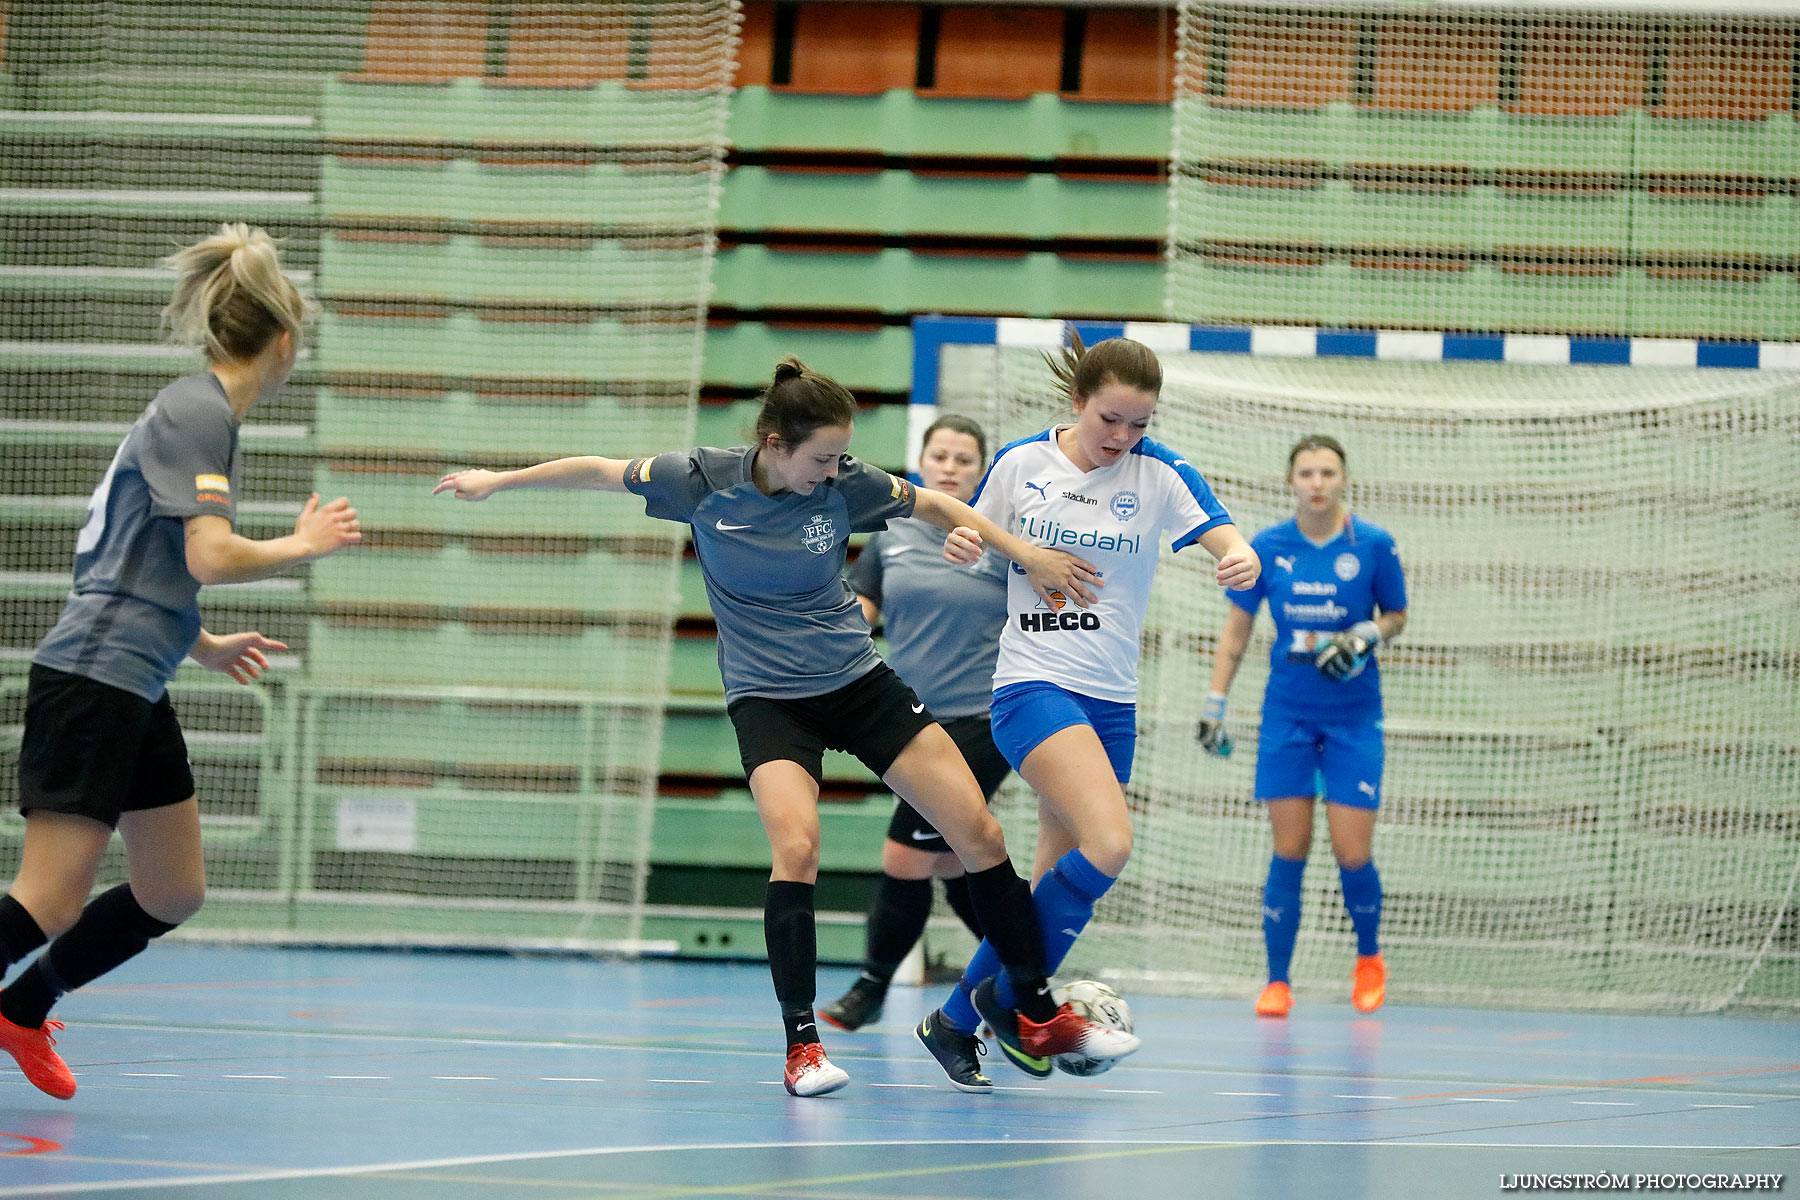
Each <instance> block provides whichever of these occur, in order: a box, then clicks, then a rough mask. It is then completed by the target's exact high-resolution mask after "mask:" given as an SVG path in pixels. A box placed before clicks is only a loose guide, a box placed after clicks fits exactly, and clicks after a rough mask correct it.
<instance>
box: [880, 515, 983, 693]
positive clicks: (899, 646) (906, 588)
mask: <svg viewBox="0 0 1800 1200" xmlns="http://www.w3.org/2000/svg"><path fill="white" fill-rule="evenodd" d="M1006 568H1007V560H1006V559H1005V558H1003V557H1002V556H1000V555H998V554H994V553H988V554H983V555H982V556H981V559H980V561H978V562H977V563H976V564H975V565H974V566H973V567H959V566H957V565H955V564H954V563H948V562H945V561H944V531H943V530H941V529H939V528H938V527H937V526H935V525H929V524H927V523H925V522H924V521H919V520H911V521H895V522H893V523H892V524H890V525H889V526H888V527H887V529H886V531H885V532H882V533H878V534H876V535H875V536H874V537H872V538H870V539H869V542H868V545H866V546H864V547H863V552H862V554H861V556H859V557H858V558H857V560H856V565H855V566H854V567H852V568H851V569H850V586H851V587H852V588H854V589H855V590H856V591H857V592H858V593H860V594H861V595H864V596H867V597H868V598H869V599H871V600H873V601H874V602H875V603H876V604H879V605H880V606H881V620H882V624H884V625H885V626H886V627H887V638H888V665H890V666H892V667H893V668H894V670H895V671H897V672H899V674H900V678H902V679H904V680H906V682H907V683H908V684H910V685H911V687H912V689H913V691H915V692H917V693H918V694H919V699H921V700H923V701H924V702H925V703H926V705H928V706H929V707H930V709H931V715H932V716H934V717H937V718H938V719H939V720H949V719H951V718H953V717H972V716H977V715H979V714H981V713H985V712H987V710H988V702H989V700H990V698H991V697H992V695H993V691H994V659H995V657H996V656H997V655H998V654H999V653H1000V631H1001V630H1002V629H1004V628H1005V627H1006Z"/></svg>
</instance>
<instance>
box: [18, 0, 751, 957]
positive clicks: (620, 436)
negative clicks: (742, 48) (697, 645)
mask: <svg viewBox="0 0 1800 1200" xmlns="http://www.w3.org/2000/svg"><path fill="white" fill-rule="evenodd" d="M739 20H740V18H739V14H738V13H737V11H736V7H735V5H734V4H733V3H731V0H657V2H655V3H651V2H647V0H639V2H612V3H594V4H575V3H566V2H561V3H558V2H540V0H524V2H515V3H511V4H490V3H487V2H485V0H448V2H442V3H438V2H433V3H424V2H421V0H309V2H308V3H305V4H294V5H290V4H272V3H266V2H257V0H198V2H195V3H185V4H181V5H167V4H159V3H149V2H147V0H105V2H100V3H94V2H82V3H74V2H72V0H71V2H64V0H53V2H46V3H35V4H25V5H12V6H11V11H10V13H7V14H5V20H4V21H3V22H0V50H3V53H0V126H4V128H5V130H6V133H7V143H6V148H5V149H4V151H0V158H3V159H4V162H5V167H6V173H7V180H6V182H7V186H6V187H4V188H0V222H4V229H5V235H4V236H3V237H0V305H4V308H5V311H6V315H7V317H8V320H7V322H6V328H7V331H8V332H7V333H6V334H5V335H3V336H4V337H5V338H6V340H5V341H0V395H3V397H4V404H3V408H4V413H3V415H0V455H3V456H4V461H5V467H6V469H5V479H6V483H5V485H4V486H3V487H0V492H4V493H5V494H4V495H0V605H3V606H4V611H5V616H6V620H5V622H4V624H5V628H6V633H5V641H4V645H3V646H0V706H3V707H0V725H4V727H5V731H6V733H7V735H8V736H7V738H6V739H5V742H4V746H5V749H4V752H0V776H3V778H0V787H3V788H4V790H5V791H6V792H7V793H8V794H9V795H10V794H11V793H12V790H13V787H14V771H15V768H16V746H17V737H18V732H19V722H20V720H21V714H22V694H23V687H24V679H23V677H24V669H25V664H26V663H27V661H28V659H29V656H30V654H31V651H32V648H33V646H34V644H35V643H36V641H37V640H38V639H39V638H41V637H42V636H43V634H44V632H45V631H46V630H47V629H48V628H49V627H50V624H51V622H52V621H54V619H55V617H56V614H57V611H58V609H59V607H60V605H61V602H62V598H63V596H64V595H65V594H66V592H67V590H68V587H69V563H70V556H71V553H72V548H73V545H74V538H75V531H76V529H77V528H78V527H79V526H80V525H81V523H82V521H83V519H84V511H85V508H86V505H87V500H88V496H89V493H90V492H91V491H92V490H93V488H94V486H95V484H96V483H97V482H98V481H99V479H100V477H101V474H102V472H103V471H104V470H105V468H106V464H107V462H108V460H109V459H110V457H111V455H112V453H113V450H114V448H115V447H116V446H117V444H118V442H119V441H120V439H121V438H122V437H123V436H124V434H125V432H126V430H127V429H128V428H129V426H130V423H131V422H132V421H133V420H134V419H135V418H136V417H137V415H138V414H139V413H140V412H141V411H142V410H143V408H144V406H145V405H146V404H147V403H148V402H149V401H150V399H151V397H152V396H154V395H155V394H156V392H157V390H158V389H159V388H160V387H162V386H163V385H164V384H165V383H167V382H168V381H169V380H171V379H173V378H175V377H176V376H178V375H181V374H185V373H187V372H188V371H191V370H196V369H198V368H199V366H200V363H199V360H198V358H197V357H195V356H192V355H190V354H188V353H186V352H184V351H180V350H176V349H173V348H171V347H167V346H165V345H162V344H161V343H160V338H159V331H158V328H157V316H158V311H159V309H160V308H161V306H162V304H163V303H164V302H165V301H166V300H167V298H168V294H169V291H170V287H171V284H172V282H173V280H172V278H171V277H169V276H167V275H165V274H163V273H162V272H160V271H158V270H157V269H156V262H157V260H158V259H159V258H161V257H162V256H163V255H165V254H167V253H169V252H170V251H171V250H173V249H175V248H176V247H178V246H180V245H184V244H188V243H191V242H193V241H195V240H197V239H198V238H200V237H202V236H205V235H206V234H207V233H209V232H211V231H212V230H214V229H216V228H217V227H218V225H219V224H220V223H221V222H224V221H239V220H241V221H247V222H249V223H250V224H252V225H259V226H262V227H265V228H266V229H268V231H269V232H270V233H271V234H273V235H275V236H276V237H278V238H280V239H282V240H283V243H284V250H283V256H284V265H285V266H286V267H287V268H288V269H289V270H290V271H291V272H292V273H293V274H294V276H295V277H296V279H297V281H299V282H300V283H301V284H302V285H303V288H304V289H305V290H308V291H310V292H311V293H312V294H313V295H314V296H315V297H316V298H317V299H318V300H319V301H320V302H321V305H322V307H323V314H322V317H321V319H320V321H319V324H318V326H317V327H316V328H315V329H313V330H311V331H310V333H309V337H308V339H307V341H308V347H307V351H306V355H305V357H304V358H302V360H301V361H300V363H299V365H298V367H297V369H296V370H295V372H294V375H293V377H292V380H291V382H290V383H289V385H288V386H287V388H286V389H285V391H284V392H283V394H282V395H281V396H280V397H279V398H278V399H277V400H275V401H273V402H271V403H268V404H265V405H262V406H259V407H258V408H257V409H256V410H255V411H253V412H252V413H251V414H250V417H249V419H248V420H247V421H246V423H245V425H244V428H243V432H242V445H243V448H244V451H245V470H244V479H243V480H242V489H243V491H244V493H245V496H246V499H245V501H244V502H243V503H241V504H240V508H239V528H240V530H241V531H243V532H245V533H247V534H248V535H250V536H253V537H270V536H274V535H276V534H279V533H282V532H285V531H286V530H287V529H289V528H291V526H292V523H293V520H294V517H295V515H296V514H297V513H298V512H299V510H300V506H301V503H302V502H303V501H304V499H305V498H306V496H307V495H308V494H309V493H310V492H314V491H317V492H319V493H320V494H321V495H322V496H323V497H325V498H326V499H329V498H331V497H335V496H339V495H343V496H347V497H349V498H350V500H351V501H352V502H353V503H354V504H355V505H356V506H357V508H358V509H359V510H360V513H361V517H362V524H363V528H364V530H365V532H366V535H367V540H366V541H365V542H364V543H363V544H362V545H361V546H358V547H356V548H354V549H353V550H352V551H350V552H347V553H344V554H340V555H338V556H336V557H333V558H329V559H326V560H323V561H321V562H319V563H317V564H315V565H314V566H313V567H312V568H311V569H310V570H303V571H297V572H292V573H288V574H285V575H283V576H281V577H279V578H276V579H272V580H269V581H267V582H265V583H261V584H252V585H241V586H237V587H227V588H208V589H206V590H205V592H204V594H203V595H202V610H203V612H204V614H205V616H206V620H207V623H208V627H209V628H211V629H214V630H218V631H231V630H238V629H252V628H255V629H261V630H262V631H263V632H264V633H267V634H269V635H271V636H274V637H277V638H279V639H280V640H281V641H283V642H285V643H287V645H288V646H289V647H290V651H289V652H288V653H287V654H285V655H283V656H280V658H279V660H278V661H277V663H276V665H275V670H273V671H272V672H271V673H270V674H269V675H267V676H265V678H264V679H263V680H261V681H260V682H259V683H258V684H257V685H255V686H252V687H248V688H243V687H237V686H235V685H233V684H231V683H229V682H228V681H226V680H224V679H223V678H222V677H217V676H210V677H209V676H206V675H205V674H204V673H203V672H200V671H198V670H197V669H195V668H192V667H191V666H190V667H188V668H184V669H183V671H182V672H181V673H180V675H179V676H178V678H177V680H176V682H175V685H174V687H173V689H172V695H173V697H174V701H175V704H176V707H177V710H178V711H179V713H180V715H181V718H182V722H183V725H184V727H185V728H186V730H187V736H188V742H189V746H190V749H191V750H192V754H193V759H194V766H195V773H196V776H197V777H198V782H199V795H200V797H201V805H202V819H203V821H204V823H205V844H206V851H207V874H208V876H209V880H210V883H211V892H210V896H209V900H208V905H207V907H206V909H205V910H204V911H203V913H202V914H201V916H200V917H199V918H198V919H197V920H196V921H195V922H194V927H195V928H197V929H201V930H207V931H211V932H213V933H227V932H228V933H238V934H242V935H246V936H255V935H267V936H274V937H289V936H293V937H302V938H323V939H342V940H347V941H369V940H374V941H379V940H404V941H412V942H429V941H433V940H443V941H447V942H503V943H505V944H508V945H515V946H516V945H530V944H533V943H537V942H544V943H551V944H556V945H564V944H580V945H595V944H609V945H610V944H622V943H630V942H631V941H632V939H634V938H636V937H637V935H638V933H639V931H640V924H641V911H642V901H643V893H644V873H645V863H646V859H647V850H648V845H649V836H650V827H651V826H650V818H651V804H652V799H653V796H654V791H655V783H656V777H657V769H658V756H659V751H660V744H661V731H662V706H663V704H664V701H665V696H666V685H667V677H668V664H669V631H670V629H671V626H672V623H673V622H672V616H673V613H674V611H675V608H676V605H677V598H676V593H677V574H676V572H677V566H678V559H679V554H680V548H681V542H682V538H681V533H682V531H681V530H680V529H678V528H677V527H675V526H671V525H667V524H660V525H658V524H656V523H646V522H644V520H643V519H642V511H641V506H634V505H633V504H631V503H630V502H629V501H628V499H627V498H623V497H594V496H592V495H588V494H574V495H569V494H564V495H555V494H550V493H536V492H528V493H520V494H514V495H508V496H505V497H502V498H500V499H498V500H495V501H493V502H491V503H488V504H484V505H479V506H476V505H468V504H462V503H457V502H455V501H453V500H451V499H449V498H448V497H444V496H439V497H435V498H434V497H433V496H432V495H431V489H432V485H433V484H434V483H435V482H436V481H437V479H438V478H439V476H440V475H441V474H442V473H444V472H445V471H447V470H451V469H454V468H458V467H463V466H487V467H495V468H504V467H513V466H520V465H524V464H527V463H532V462H537V461H541V460H543V459H547V458H552V457H557V456H560V455H566V454H575V453H593V452H599V453H606V454H610V455H617V456H620V457H627V456H631V455H634V454H641V453H650V452H655V451H659V450H664V449H668V448H670V447H675V446H685V445H688V444H690V442H691V439H692V437H693V431H694V423H695V399H696V396H697V393H698V388H699V377H700V363H701V337H702V333H703V329H704V314H705V306H706V296H707V290H708V286H709V279H710V274H711V269H712V263H713V255H714V248H715V240H716V230H717V216H716V214H717V208H718V196H719V187H720V182H721V178H722V172H723V162H724V146H725V121H726V115H727V104H728V100H729V94H730V84H731V78H732V69H733V61H734V57H735V48H736V40H737V31H738V24H739ZM21 829H22V822H20V820H19V819H18V816H17V814H16V812H12V813H11V815H8V816H4V817H0V872H6V871H9V870H10V869H11V865H10V863H9V861H8V860H9V859H10V860H11V862H16V856H17V853H18V847H19V839H20V835H21ZM106 870H107V873H108V875H109V877H115V878H116V877H118V876H119V874H120V872H121V864H120V863H119V862H117V861H111V860H109V863H108V865H107V868H106Z"/></svg>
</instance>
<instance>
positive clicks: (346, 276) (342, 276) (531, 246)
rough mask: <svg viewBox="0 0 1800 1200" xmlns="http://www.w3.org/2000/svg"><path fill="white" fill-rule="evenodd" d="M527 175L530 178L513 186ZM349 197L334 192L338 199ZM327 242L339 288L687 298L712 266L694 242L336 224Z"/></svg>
mask: <svg viewBox="0 0 1800 1200" xmlns="http://www.w3.org/2000/svg"><path fill="white" fill-rule="evenodd" d="M419 182H423V181H419ZM519 182H527V181H515V183H514V185H513V186H515V187H516V186H518V184H519ZM339 202H340V201H339V199H338V197H336V196H328V197H327V204H328V205H336V204H338V203H339ZM319 249H320V265H319V272H320V277H321V279H322V280H323V281H325V282H326V283H327V284H328V285H329V287H330V291H331V294H332V295H333V296H338V297H345V296H359V297H384V296H396V297H398V296H404V297H408V298H411V299H422V300H439V301H449V302H457V303H504V302H508V301H530V302H533V303H539V304H568V305H572V306H574V305H580V306H603V307H622V306H636V307H655V306H668V305H685V304H687V303H689V302H690V298H691V297H692V296H693V295H694V294H695V292H696V291H697V290H698V287H699V280H698V277H697V276H698V273H699V272H700V271H701V270H703V269H704V266H705V264H704V263H703V262H701V261H700V260H699V259H697V258H696V257H695V256H694V255H693V254H692V253H691V252H687V251H671V250H658V249H653V248H650V249H639V248H636V247H627V246H625V245H623V244H621V243H619V242H616V241H609V240H606V239H595V240H593V241H591V242H589V243H587V244H586V245H584V246H580V247H573V246H567V245H559V246H557V247H556V248H554V249H542V248H540V247H539V246H538V245H537V244H535V243H534V242H532V241H530V240H524V241H509V240H507V239H501V238H491V239H490V238H476V237H469V236H457V237H447V238H445V239H442V240H437V239H423V240H422V239H420V238H419V237H417V236H416V235H385V236H381V237H379V238H378V237H376V236H372V235H369V234H356V235H345V234H335V233H328V234H326V235H325V236H324V237H323V238H321V239H320V246H319Z"/></svg>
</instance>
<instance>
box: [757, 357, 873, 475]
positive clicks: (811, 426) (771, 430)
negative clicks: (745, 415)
mask: <svg viewBox="0 0 1800 1200" xmlns="http://www.w3.org/2000/svg"><path fill="white" fill-rule="evenodd" d="M855 420H856V398H855V397H854V396H852V395H851V394H850V392H849V390H848V389H847V388H845V387H844V385H843V384H841V383H839V382H837V380H835V379H832V378H831V377H830V376H827V375H820V374H818V373H817V372H815V371H811V370H808V369H807V366H806V364H805V363H803V362H801V361H800V360H799V359H797V358H795V357H793V356H792V355H789V356H788V357H787V358H784V359H782V360H781V361H780V362H778V363H776V364H775V379H774V381H773V382H771V383H770V384H769V386H768V387H766V388H764V389H763V394H762V408H761V409H760V410H759V411H758V412H757V414H756V440H757V441H758V442H761V441H764V440H765V439H767V438H768V437H769V435H770V434H774V435H775V437H776V438H777V439H779V440H780V442H781V443H782V445H784V446H785V447H787V450H788V452H789V453H792V452H793V450H794V449H795V448H796V447H797V446H799V445H800V443H801V442H804V441H805V440H806V439H807V438H809V437H811V436H812V435H813V433H814V431H816V430H819V429H823V428H825V427H826V426H842V427H844V428H848V427H849V426H850V425H851V424H852V423H853V422H854V421H855Z"/></svg>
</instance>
